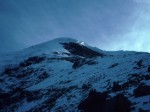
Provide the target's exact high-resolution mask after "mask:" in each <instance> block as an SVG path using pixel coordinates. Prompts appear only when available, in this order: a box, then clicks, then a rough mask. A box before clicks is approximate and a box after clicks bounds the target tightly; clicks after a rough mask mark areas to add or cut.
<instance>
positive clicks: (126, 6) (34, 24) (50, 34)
mask: <svg viewBox="0 0 150 112" xmlns="http://www.w3.org/2000/svg"><path fill="white" fill-rule="evenodd" d="M148 7H149V3H144V2H142V3H141V2H140V3H139V1H136V0H109V1H106V0H0V30H1V32H0V48H1V49H0V52H9V51H15V50H20V49H22V48H25V47H28V46H31V45H35V44H38V43H41V42H45V41H48V40H50V39H53V38H57V37H72V38H76V39H78V40H82V41H85V42H87V43H89V44H90V45H93V46H97V47H99V48H100V49H104V50H121V49H122V50H141V51H144V50H146V51H148V50H149V49H148V47H147V46H148V45H147V41H150V40H149V39H148V30H149V28H150V27H149V26H148V23H149V22H150V20H149V12H150V11H149V8H148Z"/></svg>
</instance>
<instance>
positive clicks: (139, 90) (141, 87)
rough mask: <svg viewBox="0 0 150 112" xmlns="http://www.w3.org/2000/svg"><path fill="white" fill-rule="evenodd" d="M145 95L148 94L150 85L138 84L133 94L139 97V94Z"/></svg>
mask: <svg viewBox="0 0 150 112" xmlns="http://www.w3.org/2000/svg"><path fill="white" fill-rule="evenodd" d="M145 95H150V86H147V85H142V84H140V85H139V86H138V87H137V88H136V89H135V90H134V96H135V97H140V96H145Z"/></svg>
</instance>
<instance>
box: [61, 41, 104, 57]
mask: <svg viewBox="0 0 150 112" xmlns="http://www.w3.org/2000/svg"><path fill="white" fill-rule="evenodd" d="M60 44H62V45H63V46H64V48H65V49H66V50H68V51H69V52H70V53H72V54H74V55H79V56H83V57H87V58H93V57H97V56H101V57H103V56H104V55H103V54H100V53H98V52H96V51H93V50H91V49H89V48H87V47H86V46H83V45H80V44H78V43H73V42H69V43H60Z"/></svg>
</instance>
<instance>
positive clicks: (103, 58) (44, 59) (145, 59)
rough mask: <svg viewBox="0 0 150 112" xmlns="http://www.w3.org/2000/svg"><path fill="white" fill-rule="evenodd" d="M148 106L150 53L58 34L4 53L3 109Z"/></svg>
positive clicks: (107, 111)
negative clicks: (102, 47)
mask: <svg viewBox="0 0 150 112" xmlns="http://www.w3.org/2000/svg"><path fill="white" fill-rule="evenodd" d="M81 110H83V111H85V112H150V54H149V53H144V52H132V51H114V52H113V51H102V50H100V49H98V48H95V47H91V46H89V45H87V44H85V43H84V42H81V41H77V40H74V39H70V38H57V39H54V40H51V41H48V42H46V43H42V44H39V45H36V46H32V47H29V48H27V49H24V50H22V51H20V52H16V53H12V54H8V55H3V56H1V57H0V112H78V111H81Z"/></svg>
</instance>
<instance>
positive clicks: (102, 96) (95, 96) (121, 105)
mask: <svg viewBox="0 0 150 112" xmlns="http://www.w3.org/2000/svg"><path fill="white" fill-rule="evenodd" d="M107 96H108V95H107V93H106V92H104V93H100V92H96V91H90V93H89V96H88V97H87V99H85V100H84V101H82V102H81V103H80V104H79V106H78V109H79V110H83V111H84V112H131V102H130V101H129V100H128V99H127V98H126V97H125V96H124V95H123V94H118V95H117V96H115V97H113V98H111V99H109V100H106V98H107Z"/></svg>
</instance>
